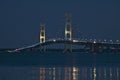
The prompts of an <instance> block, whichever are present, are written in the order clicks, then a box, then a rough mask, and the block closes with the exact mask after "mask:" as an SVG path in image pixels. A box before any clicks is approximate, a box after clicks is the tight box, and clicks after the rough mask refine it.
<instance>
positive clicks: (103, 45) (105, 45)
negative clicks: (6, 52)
mask: <svg viewBox="0 0 120 80" xmlns="http://www.w3.org/2000/svg"><path fill="white" fill-rule="evenodd" d="M51 44H72V45H78V46H79V45H83V46H85V47H86V48H88V47H89V48H90V49H93V50H96V51H97V50H100V49H118V50H120V43H113V42H96V41H93V42H92V41H82V40H64V39H50V40H46V41H45V42H43V43H36V44H34V45H31V46H27V47H22V48H18V49H16V50H14V51H20V50H25V49H30V48H37V47H40V46H47V45H51Z"/></svg>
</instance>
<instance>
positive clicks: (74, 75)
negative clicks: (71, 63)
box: [72, 67, 78, 80]
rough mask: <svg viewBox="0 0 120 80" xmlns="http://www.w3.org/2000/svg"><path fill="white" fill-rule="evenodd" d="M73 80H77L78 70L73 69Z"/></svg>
mask: <svg viewBox="0 0 120 80" xmlns="http://www.w3.org/2000/svg"><path fill="white" fill-rule="evenodd" d="M72 75H73V80H78V68H76V67H73V74H72Z"/></svg>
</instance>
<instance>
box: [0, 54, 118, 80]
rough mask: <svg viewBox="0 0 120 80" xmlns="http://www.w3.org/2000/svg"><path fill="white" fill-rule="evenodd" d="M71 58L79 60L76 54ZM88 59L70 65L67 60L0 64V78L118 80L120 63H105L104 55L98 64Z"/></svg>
mask: <svg viewBox="0 0 120 80" xmlns="http://www.w3.org/2000/svg"><path fill="white" fill-rule="evenodd" d="M17 56H18V55H17ZM32 56H33V55H32ZM69 56H70V55H69ZM73 56H74V55H73ZM15 57H16V56H15ZM34 57H35V56H34ZM52 57H58V56H57V55H54V56H52ZM82 57H83V56H82ZM105 57H106V55H105V56H103V58H105ZM12 58H14V57H12ZM20 58H21V57H20ZM47 58H48V57H47ZM49 58H51V57H50V55H49ZM60 58H61V57H60ZM71 58H72V57H71ZM73 58H74V59H73V60H75V61H79V60H78V59H79V58H80V57H78V56H77V57H73ZM89 58H90V57H89ZM33 59H35V58H33ZM55 59H57V58H55ZM55 59H54V60H55ZM110 59H111V58H110ZM114 59H115V58H114ZM9 60H10V59H9ZM13 60H14V59H13ZM13 60H12V61H13ZM23 60H25V59H23ZM29 60H31V59H29ZM37 60H38V59H37ZM46 60H50V59H46ZM64 60H65V59H64ZM67 60H69V59H68V58H66V61H67ZM80 60H83V59H80ZM88 60H89V59H88ZM88 60H87V62H82V61H81V62H77V63H75V62H74V64H73V63H71V65H68V64H67V62H69V61H67V62H66V61H65V62H64V64H62V63H60V64H59V62H58V63H57V64H56V62H55V64H56V65H54V63H52V62H48V61H43V63H46V64H49V65H43V64H42V63H41V64H42V65H41V64H40V63H39V65H23V64H22V65H0V80H120V63H119V62H116V63H115V61H116V60H115V61H114V62H110V63H105V62H104V60H107V57H106V59H104V60H103V61H102V62H100V64H99V62H96V61H93V62H91V63H90V64H88V63H89V61H88ZM93 60H94V59H93ZM95 60H97V58H95ZM35 61H36V60H35ZM98 61H100V60H98ZM118 61H119V60H118ZM18 62H19V61H18ZM38 62H39V61H38ZM40 62H41V61H40ZM11 63H12V62H11ZM11 63H9V64H11ZM50 63H51V65H50ZM83 63H84V64H83ZM17 64H19V63H17ZM69 64H70V62H69ZM76 64H79V65H76Z"/></svg>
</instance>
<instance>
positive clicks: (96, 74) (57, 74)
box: [40, 66, 120, 80]
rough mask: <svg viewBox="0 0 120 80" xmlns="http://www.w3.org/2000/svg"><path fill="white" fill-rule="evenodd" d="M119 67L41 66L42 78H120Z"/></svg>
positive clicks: (60, 79) (92, 79) (89, 79)
mask: <svg viewBox="0 0 120 80" xmlns="http://www.w3.org/2000/svg"><path fill="white" fill-rule="evenodd" d="M119 76H120V70H119V67H95V66H94V67H53V68H40V80H120V78H119Z"/></svg>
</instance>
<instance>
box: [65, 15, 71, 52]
mask: <svg viewBox="0 0 120 80" xmlns="http://www.w3.org/2000/svg"><path fill="white" fill-rule="evenodd" d="M71 17H72V15H71V14H65V40H66V41H72V20H71ZM68 51H69V52H72V43H67V42H65V48H64V51H63V52H64V53H65V52H68Z"/></svg>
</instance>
